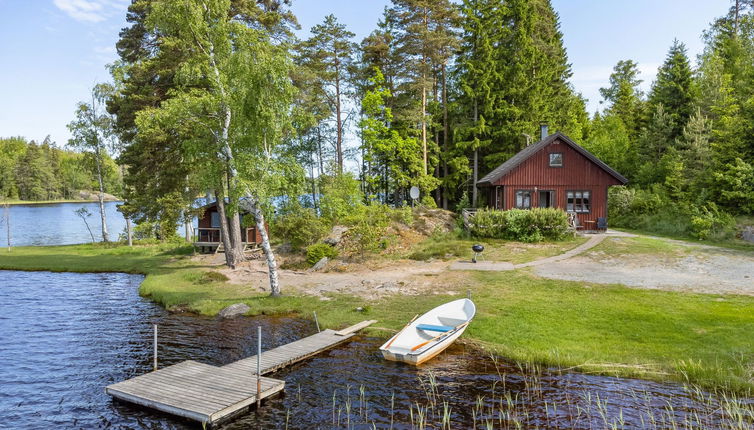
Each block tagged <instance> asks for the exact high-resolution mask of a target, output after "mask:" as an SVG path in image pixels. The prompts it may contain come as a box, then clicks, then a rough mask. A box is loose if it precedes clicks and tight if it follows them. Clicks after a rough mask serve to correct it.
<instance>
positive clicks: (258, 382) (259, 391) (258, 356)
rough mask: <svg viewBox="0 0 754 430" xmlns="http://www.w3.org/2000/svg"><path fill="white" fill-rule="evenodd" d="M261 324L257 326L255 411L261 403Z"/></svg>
mask: <svg viewBox="0 0 754 430" xmlns="http://www.w3.org/2000/svg"><path fill="white" fill-rule="evenodd" d="M261 371H262V326H261V325H260V326H257V411H258V410H259V407H260V406H261V405H262V399H261V397H262V375H260V374H259V373H261Z"/></svg>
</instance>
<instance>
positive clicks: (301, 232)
mask: <svg viewBox="0 0 754 430" xmlns="http://www.w3.org/2000/svg"><path fill="white" fill-rule="evenodd" d="M329 230H330V224H329V223H327V222H326V221H325V220H323V219H322V218H320V217H318V216H317V214H316V213H315V212H314V209H310V208H304V207H301V206H300V205H296V206H293V207H291V208H290V209H289V210H288V212H286V213H285V214H283V215H280V216H278V217H277V218H275V220H274V221H273V223H272V231H273V234H274V235H275V237H281V238H285V240H287V241H288V242H289V243H290V244H291V246H293V247H294V248H295V249H300V248H302V247H305V246H308V245H311V244H313V243H317V242H318V241H319V240H320V239H322V238H323V237H324V236H325V235H326V234H327V233H328V232H329Z"/></svg>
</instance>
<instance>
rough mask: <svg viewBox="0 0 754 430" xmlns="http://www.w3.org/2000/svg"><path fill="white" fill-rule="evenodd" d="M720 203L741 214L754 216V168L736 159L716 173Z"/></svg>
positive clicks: (716, 185) (715, 178) (716, 186)
mask: <svg viewBox="0 0 754 430" xmlns="http://www.w3.org/2000/svg"><path fill="white" fill-rule="evenodd" d="M714 180H715V188H716V189H717V190H719V191H718V192H719V193H720V196H719V199H720V203H721V204H723V205H724V206H725V207H727V208H731V209H733V210H736V211H737V212H739V213H744V214H754V166H752V165H751V164H749V163H747V162H745V161H743V160H742V159H740V158H736V159H735V160H734V161H733V162H732V163H728V164H726V165H725V166H724V167H723V169H722V171H719V172H715V173H714Z"/></svg>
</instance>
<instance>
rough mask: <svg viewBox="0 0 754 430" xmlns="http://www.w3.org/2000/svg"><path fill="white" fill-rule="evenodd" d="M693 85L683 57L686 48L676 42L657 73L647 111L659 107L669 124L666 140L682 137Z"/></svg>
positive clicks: (691, 108)
mask: <svg viewBox="0 0 754 430" xmlns="http://www.w3.org/2000/svg"><path fill="white" fill-rule="evenodd" d="M695 101H696V85H695V83H694V81H693V71H692V70H691V65H690V64H689V59H688V56H687V55H686V46H685V45H684V44H683V43H681V42H679V41H678V40H677V39H676V40H674V41H673V45H672V46H671V47H670V50H669V51H668V55H667V57H666V58H665V62H664V63H663V65H662V66H661V67H660V68H659V69H658V71H657V79H656V80H655V82H654V83H653V85H652V89H651V91H650V93H649V108H650V112H654V111H656V109H657V106H658V105H662V106H663V109H664V111H665V113H667V114H668V115H669V117H670V120H671V121H672V127H671V130H670V134H669V135H668V136H667V137H668V139H670V140H673V139H676V138H678V137H680V136H681V134H682V133H683V127H684V126H685V125H686V122H687V121H688V120H689V117H690V116H691V114H692V113H693V112H694V103H695Z"/></svg>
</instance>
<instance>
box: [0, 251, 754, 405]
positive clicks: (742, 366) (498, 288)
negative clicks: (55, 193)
mask: <svg viewBox="0 0 754 430" xmlns="http://www.w3.org/2000/svg"><path fill="white" fill-rule="evenodd" d="M632 240H633V239H632ZM639 243H641V241H639ZM577 245H578V243H576V242H573V243H571V246H577ZM645 245H646V246H647V247H649V248H656V247H659V246H661V245H659V244H656V243H654V242H647V243H645ZM633 249H637V248H636V246H634V248H633ZM189 252H190V248H188V247H178V248H175V247H172V248H171V247H170V246H167V245H165V246H136V247H134V248H128V247H125V246H121V247H116V246H102V245H76V246H62V247H29V248H15V249H13V250H12V252H10V253H6V252H5V250H0V268H2V269H18V270H55V271H77V272H92V271H123V272H130V273H144V274H147V275H148V276H147V277H146V279H145V281H144V283H143V284H142V286H141V290H140V292H141V294H142V295H145V296H148V297H151V298H152V299H153V300H155V301H156V302H158V303H161V304H162V305H164V306H166V307H169V308H170V307H182V308H185V309H189V310H192V311H195V312H199V313H202V314H215V313H217V312H218V311H219V310H220V309H222V308H223V307H225V306H227V305H229V304H232V303H237V302H244V303H247V304H248V305H249V306H251V308H252V311H251V314H280V313H299V314H300V315H301V316H302V317H304V318H310V315H311V313H312V312H313V311H316V312H317V315H318V317H319V320H320V323H321V324H322V325H323V326H325V327H342V326H345V325H349V324H353V323H356V322H358V321H361V320H365V319H377V320H379V324H378V325H379V327H378V328H376V329H373V330H372V332H373V333H379V334H380V335H382V336H385V337H387V336H388V335H389V333H392V330H395V329H399V328H400V327H402V326H403V325H404V324H405V323H406V321H408V320H409V319H411V317H413V316H414V315H415V314H417V313H422V312H424V311H426V310H428V309H430V308H431V307H433V306H435V305H439V304H440V303H443V302H445V301H447V300H449V299H450V298H451V297H448V296H441V295H422V296H395V297H389V298H386V299H381V300H378V301H372V302H367V301H365V300H364V299H361V298H358V297H351V296H331V297H330V299H331V300H326V301H325V300H317V299H314V298H312V297H297V296H284V297H282V298H277V299H273V298H270V297H268V296H266V295H262V294H259V293H258V292H257V291H255V290H253V289H251V288H248V287H246V286H244V285H230V284H225V283H223V282H221V281H220V282H217V281H211V280H207V278H206V277H205V276H203V275H204V273H205V272H206V271H207V270H208V268H207V267H203V266H201V265H198V264H196V263H194V262H192V261H191V260H189V259H187V258H183V255H185V254H187V253H189ZM540 252H541V251H540ZM548 252H549V251H548ZM466 279H467V280H466V281H465V283H466V285H459V286H458V289H457V291H466V289H467V288H468V289H471V290H472V294H473V299H474V301H475V302H476V304H477V308H478V314H477V317H476V318H475V320H474V323H473V324H471V325H470V326H469V329H468V331H467V335H465V338H466V339H469V340H472V341H473V342H475V343H477V344H478V345H479V346H480V347H483V348H485V349H488V350H491V351H494V352H496V353H499V354H501V355H503V356H504V357H507V358H509V359H513V360H518V361H526V362H536V363H542V364H546V365H553V366H558V367H562V368H574V369H577V370H579V371H583V372H594V373H600V374H608V375H617V376H636V377H643V378H650V379H657V380H678V381H684V380H688V381H690V382H693V383H696V384H700V385H702V386H704V387H708V388H722V389H726V390H730V391H736V392H739V393H740V392H743V393H748V394H749V395H750V394H751V390H753V389H754V298H752V297H745V296H717V295H704V294H684V293H672V292H662V291H653V290H640V289H631V288H626V287H622V286H619V285H613V286H605V285H597V284H585V283H582V282H568V281H556V280H546V279H540V278H538V277H536V276H534V275H532V274H531V273H530V272H528V271H514V272H499V273H494V272H473V273H472V272H470V273H469V275H468V277H467V278H466ZM283 293H284V294H285V285H283ZM454 298H456V297H454ZM357 307H364V308H365V309H366V310H365V311H363V312H357V311H356V308H357ZM383 329H387V330H383Z"/></svg>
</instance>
